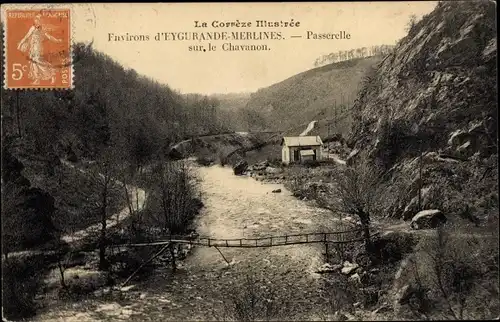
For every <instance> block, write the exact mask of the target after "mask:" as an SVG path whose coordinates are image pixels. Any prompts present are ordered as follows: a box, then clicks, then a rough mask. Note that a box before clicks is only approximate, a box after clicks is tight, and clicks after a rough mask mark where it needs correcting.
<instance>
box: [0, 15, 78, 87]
mask: <svg viewBox="0 0 500 322" xmlns="http://www.w3.org/2000/svg"><path fill="white" fill-rule="evenodd" d="M2 14H3V17H4V28H5V29H4V39H3V40H4V42H3V44H4V48H3V51H4V57H3V58H4V66H5V68H4V75H3V76H4V88H5V89H49V90H50V89H71V88H73V81H74V76H73V75H74V74H73V65H72V46H71V44H72V39H71V10H70V9H69V8H47V9H39V8H38V9H5V11H4V12H3V13H2Z"/></svg>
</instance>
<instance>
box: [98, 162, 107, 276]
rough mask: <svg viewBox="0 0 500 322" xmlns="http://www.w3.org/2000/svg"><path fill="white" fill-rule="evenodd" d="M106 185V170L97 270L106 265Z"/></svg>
mask: <svg viewBox="0 0 500 322" xmlns="http://www.w3.org/2000/svg"><path fill="white" fill-rule="evenodd" d="M108 184H109V174H108V169H106V171H105V173H104V186H103V191H102V204H101V238H100V240H99V269H100V270H106V269H107V268H108V263H107V261H106V229H107V227H106V224H107V223H106V213H107V212H106V208H107V205H108Z"/></svg>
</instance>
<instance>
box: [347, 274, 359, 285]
mask: <svg viewBox="0 0 500 322" xmlns="http://www.w3.org/2000/svg"><path fill="white" fill-rule="evenodd" d="M349 281H350V282H354V283H358V284H361V277H360V276H359V274H358V273H355V274H352V275H351V276H349Z"/></svg>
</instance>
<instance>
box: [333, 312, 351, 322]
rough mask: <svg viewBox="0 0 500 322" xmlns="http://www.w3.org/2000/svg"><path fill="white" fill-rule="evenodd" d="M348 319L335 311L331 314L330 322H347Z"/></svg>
mask: <svg viewBox="0 0 500 322" xmlns="http://www.w3.org/2000/svg"><path fill="white" fill-rule="evenodd" d="M347 320H349V318H348V317H347V316H346V315H345V314H344V313H342V312H339V311H336V312H335V313H334V314H333V318H332V321H347Z"/></svg>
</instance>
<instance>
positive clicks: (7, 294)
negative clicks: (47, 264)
mask: <svg viewBox="0 0 500 322" xmlns="http://www.w3.org/2000/svg"><path fill="white" fill-rule="evenodd" d="M43 268H44V261H43V259H42V258H40V257H29V258H23V259H21V258H8V259H6V260H3V261H2V280H3V284H2V306H3V313H4V314H5V316H6V317H7V318H9V319H19V318H27V317H31V316H33V315H34V314H35V313H36V310H37V304H36V302H35V296H36V294H37V291H38V290H39V288H40V286H41V277H42V274H43Z"/></svg>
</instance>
